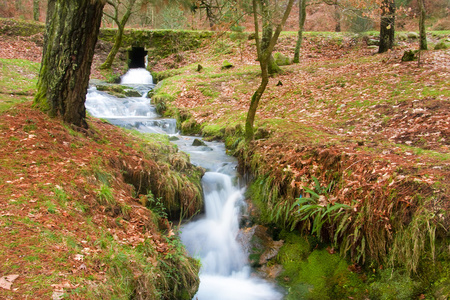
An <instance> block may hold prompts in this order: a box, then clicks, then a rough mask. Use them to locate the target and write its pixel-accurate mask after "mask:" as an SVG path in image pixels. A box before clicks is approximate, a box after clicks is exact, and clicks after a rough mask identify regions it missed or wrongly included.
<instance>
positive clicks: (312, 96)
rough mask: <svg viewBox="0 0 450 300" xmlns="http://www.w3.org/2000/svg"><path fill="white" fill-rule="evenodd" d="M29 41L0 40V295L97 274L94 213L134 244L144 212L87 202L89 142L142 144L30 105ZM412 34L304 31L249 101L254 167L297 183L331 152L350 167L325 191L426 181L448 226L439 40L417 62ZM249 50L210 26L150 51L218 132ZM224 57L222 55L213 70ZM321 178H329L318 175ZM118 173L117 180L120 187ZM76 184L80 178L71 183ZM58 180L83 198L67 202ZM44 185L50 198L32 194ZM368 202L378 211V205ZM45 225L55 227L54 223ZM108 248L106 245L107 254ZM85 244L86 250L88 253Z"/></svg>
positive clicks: (169, 85) (172, 85)
mask: <svg viewBox="0 0 450 300" xmlns="http://www.w3.org/2000/svg"><path fill="white" fill-rule="evenodd" d="M448 38H450V35H449V34H448V33H444V34H442V35H440V36H431V35H430V39H431V41H432V43H433V42H437V40H438V39H448ZM295 40H296V36H295V34H294V33H283V35H282V36H281V38H280V41H279V43H278V45H277V47H276V49H275V52H281V53H283V54H285V55H287V56H292V53H293V49H294V46H295ZM41 45H42V37H41V36H34V37H27V38H26V37H10V36H2V39H1V40H0V67H1V68H2V73H1V74H0V112H1V114H2V117H1V122H0V129H1V135H0V145H1V150H0V158H1V161H2V165H1V175H0V178H1V180H0V187H1V192H0V197H1V199H2V200H1V202H0V226H1V228H2V230H1V233H0V238H1V239H2V240H7V241H9V242H8V243H3V244H2V245H1V246H0V253H1V255H2V257H5V260H4V263H3V266H2V272H1V273H0V276H6V275H15V274H20V276H19V277H18V278H17V279H15V281H14V283H13V285H12V290H11V291H9V290H5V289H4V288H3V286H0V296H1V297H4V298H15V297H17V293H22V292H24V291H25V293H22V294H21V297H23V298H26V297H27V296H26V295H27V294H28V297H29V298H36V296H39V295H49V294H52V293H53V295H55V293H56V295H57V293H58V292H61V291H65V292H67V291H73V290H76V289H78V288H80V286H81V285H82V284H84V283H85V282H86V281H83V280H81V278H84V275H85V274H88V275H89V276H88V280H89V281H90V282H91V283H92V282H93V283H94V284H100V282H102V281H103V280H104V278H105V277H104V276H105V267H104V265H102V263H103V261H101V262H99V261H98V260H96V259H94V258H95V257H97V256H96V253H97V252H101V251H103V250H102V248H101V245H99V244H98V243H96V242H95V241H99V240H102V239H105V237H103V236H102V232H101V231H100V230H98V229H96V227H97V225H98V224H106V225H105V226H106V227H105V228H109V229H105V230H109V231H110V232H112V233H111V236H112V237H113V239H114V240H115V243H116V244H117V245H125V244H126V245H131V246H133V245H135V243H138V242H140V241H142V238H144V237H142V236H141V235H142V233H141V232H142V231H141V228H142V226H144V225H142V224H141V222H142V221H141V218H142V216H145V218H150V217H149V216H148V212H147V211H144V210H142V212H140V210H136V211H135V210H134V209H133V211H134V213H133V214H132V215H131V216H126V217H125V218H124V217H123V216H122V217H120V218H119V215H114V214H112V215H109V216H108V214H105V208H104V207H103V208H102V207H100V208H95V205H94V204H93V203H94V202H93V201H94V198H95V196H96V195H97V196H98V194H99V193H102V191H101V182H100V179H98V178H97V180H95V178H94V179H93V182H86V177H85V176H84V175H83V170H84V169H85V168H87V167H86V166H87V165H93V166H95V165H99V162H98V161H97V160H96V159H97V158H98V157H99V156H103V157H109V156H114V155H116V154H117V153H128V154H129V153H130V152H131V153H132V155H131V156H132V157H134V158H135V160H136V162H138V161H139V159H140V158H141V156H142V154H140V153H138V152H136V151H135V150H133V149H132V147H130V146H129V144H132V143H134V142H133V141H132V140H127V138H126V137H124V136H123V134H122V133H119V132H117V131H115V130H113V129H112V128H111V127H110V126H109V125H108V124H105V123H103V122H101V121H99V120H95V119H90V122H91V124H92V125H93V128H95V130H96V131H97V132H100V135H99V136H98V137H97V138H98V140H96V138H93V139H86V137H83V136H80V135H79V134H77V133H74V132H71V131H70V128H66V127H64V126H63V125H61V124H58V123H57V122H55V121H54V120H51V119H49V118H48V117H47V116H45V115H42V114H40V113H39V112H37V111H36V110H34V109H33V108H32V107H31V101H32V97H33V93H34V85H35V83H36V81H37V74H38V70H39V62H40V58H41V53H42V48H41ZM416 48H417V41H415V40H414V41H411V40H409V41H402V42H400V43H399V45H398V46H396V47H395V49H394V50H393V51H390V52H388V53H385V54H375V53H376V49H373V48H370V47H367V45H366V44H365V40H364V39H361V38H358V39H356V38H355V37H353V36H351V35H342V36H340V35H335V34H331V33H330V34H328V33H323V34H319V33H318V34H315V33H309V34H307V35H306V38H305V41H304V44H303V49H302V54H301V62H300V63H299V64H292V65H288V66H284V67H282V68H283V73H282V74H279V75H277V76H275V77H273V78H271V79H270V82H269V85H268V87H267V90H266V92H265V94H264V96H263V98H262V99H261V102H260V105H259V108H258V113H257V120H256V128H259V131H260V132H262V135H263V136H262V137H263V138H261V139H258V140H256V141H254V142H253V144H252V145H253V147H254V149H255V150H254V151H255V153H258V155H259V157H260V160H261V161H264V168H265V170H267V172H269V170H270V172H273V173H274V174H280V178H281V177H283V176H284V175H283V174H284V172H285V171H286V170H288V171H289V172H290V173H291V174H293V176H290V177H289V180H290V182H289V185H291V186H292V187H293V188H294V189H297V190H301V189H302V188H303V187H306V186H309V187H311V188H312V185H313V181H312V180H311V176H310V175H308V178H305V177H304V175H305V174H315V173H314V170H316V169H322V168H323V165H324V164H325V165H326V161H327V160H328V159H329V158H330V157H331V156H335V157H336V156H341V157H346V159H345V162H344V163H343V164H342V165H341V167H340V170H341V172H345V171H349V170H351V171H352V172H347V173H346V175H347V177H346V178H344V181H343V182H342V186H340V187H336V191H335V193H334V194H333V195H334V197H335V198H334V199H330V200H329V201H331V202H333V203H334V202H335V201H337V202H339V203H346V204H352V205H354V204H353V202H352V200H354V199H355V197H357V196H356V194H355V193H356V192H355V191H358V190H361V189H365V188H367V187H368V186H370V187H371V188H373V187H375V188H379V189H383V188H386V187H387V188H390V187H392V188H394V187H398V186H401V184H402V183H404V182H417V183H418V184H419V186H420V187H421V189H423V190H426V193H428V195H434V199H435V206H436V207H435V209H436V212H438V213H440V214H444V219H445V222H444V223H445V224H446V226H448V224H449V221H448V215H446V214H447V213H448V211H450V198H449V191H450V176H449V175H450V151H449V147H450V80H449V78H450V50H440V51H434V50H430V51H426V52H423V53H422V54H421V58H420V64H419V63H418V62H417V61H414V62H402V61H401V56H402V55H403V52H404V51H405V50H408V49H416ZM254 52H255V49H254V45H253V42H252V41H251V40H246V39H243V40H234V41H230V40H229V39H225V38H217V39H216V40H215V41H214V42H212V43H210V44H209V45H207V46H205V47H204V48H201V49H197V50H195V51H186V52H180V53H176V54H173V55H170V56H169V57H167V58H165V59H162V60H159V61H158V62H156V63H152V62H151V60H150V62H151V65H152V66H151V69H152V71H157V72H162V71H166V70H175V73H176V74H177V75H175V76H173V77H170V78H167V79H166V80H165V81H164V83H163V85H162V87H161V90H162V91H164V93H167V94H170V95H172V96H174V97H173V101H172V102H171V103H170V105H173V106H175V107H177V108H178V109H179V110H181V111H188V112H189V113H190V114H192V118H193V120H195V123H197V124H202V129H201V130H202V133H203V134H204V135H206V136H208V135H210V136H219V134H218V131H221V132H223V131H225V129H227V128H228V129H229V128H235V129H236V128H239V126H241V127H242V126H243V124H244V121H245V116H246V112H247V109H248V104H249V101H250V98H251V95H252V93H253V92H254V91H255V89H256V87H257V86H258V84H259V69H258V68H259V67H258V64H257V61H255V53H254ZM104 55H105V53H102V54H97V55H96V57H95V59H94V67H93V71H92V76H91V77H92V78H99V79H104V76H103V75H102V73H101V72H99V71H98V70H97V68H96V67H97V66H98V65H99V64H100V63H101V61H102V59H103V58H104ZM150 59H151V58H150ZM224 60H228V61H229V62H230V63H232V64H233V66H234V67H233V68H231V69H228V70H223V69H222V68H221V66H222V63H223V61H224ZM122 64H123V62H122ZM198 64H201V65H202V67H203V70H202V71H201V72H197V66H198ZM122 67H123V66H122ZM120 69H121V65H120V64H119V67H117V70H120ZM279 83H281V84H279ZM19 102H20V104H18V103H19ZM122 138H123V140H122ZM103 140H106V142H105V143H103V142H102V141H103ZM309 151H316V152H319V153H324V152H326V153H325V155H324V156H322V157H320V158H318V159H312V160H311V159H309V158H308V157H307V156H305V154H306V153H308V152H309ZM311 170H312V171H311ZM90 171H91V167H89V172H90ZM86 172H87V171H86ZM108 172H113V171H112V170H109V171H108ZM68 178H70V179H71V181H70V182H67V179H68ZM83 178H84V179H83ZM319 179H320V180H321V181H323V182H322V183H323V184H325V185H326V184H327V182H325V179H326V178H325V176H323V177H322V178H319ZM79 180H81V181H80V182H78V181H79ZM83 180H84V181H83ZM369 183H370V185H369ZM117 184H118V185H120V186H117V187H116V186H114V187H113V188H114V190H115V191H117V192H119V191H126V190H127V189H129V187H128V188H127V187H126V185H125V184H124V183H123V182H122V183H117ZM122 185H123V186H122ZM79 186H86V187H85V188H84V190H83V191H81V190H80V189H79ZM87 186H90V187H87ZM424 186H426V187H428V189H426V188H424ZM414 188H415V186H409V187H408V189H407V190H402V191H400V193H399V194H400V197H399V198H400V199H399V201H403V202H405V203H408V201H410V200H411V197H413V196H414ZM86 191H90V192H89V193H86ZM128 192H129V191H128ZM62 193H66V194H70V195H71V196H70V197H69V198H71V199H75V200H76V199H79V198H80V197H81V198H84V199H87V200H86V202H85V203H84V204H80V203H79V201H78V200H77V201H73V203H70V201H69V203H66V202H65V200H63V199H65V196H64V195H62ZM119 193H120V192H119ZM387 194H389V193H387ZM46 197H47V199H50V200H47V201H44V200H42V199H44V198H46ZM89 199H91V200H92V201H91V200H89ZM41 200H42V201H41ZM88 200H89V201H88ZM120 201H123V202H124V203H126V206H125V207H127V206H130V207H131V206H132V207H133V208H134V207H135V206H136V205H139V203H138V202H137V201H138V199H136V198H133V197H132V196H131V194H130V193H128V194H127V195H125V194H124V195H123V197H122V198H121V200H120ZM89 203H90V204H89ZM77 205H78V206H80V205H81V206H80V207H78V206H77ZM136 207H137V206H136ZM355 209H356V207H355ZM85 210H90V211H92V214H91V217H90V219H89V222H88V223H85V220H83V219H81V218H80V214H82V212H83V211H85ZM134 214H136V215H134ZM378 214H379V216H380V218H381V217H386V216H385V214H386V212H384V211H381V208H380V211H378ZM97 218H101V219H102V220H97ZM103 219H104V220H103ZM386 226H388V224H387V225H386ZM53 231H57V232H60V233H61V235H60V236H59V235H58V236H53V235H52V232H53ZM86 232H90V233H89V234H86ZM65 234H67V235H68V237H63V236H64V235H65ZM154 236H155V238H154V239H152V240H153V241H154V242H153V243H154V245H155V249H156V251H158V252H161V253H162V254H167V253H168V251H169V250H168V247H169V246H168V243H167V241H166V240H164V239H163V238H162V237H161V236H160V234H159V233H157V232H156V231H155V232H154ZM16 238H17V239H16ZM113 252H114V251H113ZM114 253H116V252H114ZM114 253H113V254H109V256H108V259H110V260H113V259H114V255H117V253H116V254H114ZM111 255H112V256H111ZM89 256H91V257H94V258H92V259H89V258H88V259H86V257H89ZM104 256H105V257H106V256H107V255H106V254H104ZM83 258H84V259H85V260H84V261H83ZM106 260H107V259H105V260H104V261H106ZM48 261H52V263H47V262H48ZM54 262H57V264H55V263H54ZM5 272H6V273H5ZM81 273H83V276H81V275H80V276H79V277H77V276H78V274H81ZM134 275H135V276H139V274H134ZM0 279H4V277H0ZM6 280H7V279H6ZM0 283H1V281H0ZM1 284H4V283H1ZM42 287H44V288H42Z"/></svg>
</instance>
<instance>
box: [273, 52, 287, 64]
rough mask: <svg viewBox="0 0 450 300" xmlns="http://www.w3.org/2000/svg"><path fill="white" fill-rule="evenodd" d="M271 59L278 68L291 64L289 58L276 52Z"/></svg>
mask: <svg viewBox="0 0 450 300" xmlns="http://www.w3.org/2000/svg"><path fill="white" fill-rule="evenodd" d="M273 58H274V59H275V62H276V63H277V65H279V66H287V65H290V64H291V60H290V59H289V57H287V56H286V55H284V54H282V53H280V52H276V53H275V54H274V55H273Z"/></svg>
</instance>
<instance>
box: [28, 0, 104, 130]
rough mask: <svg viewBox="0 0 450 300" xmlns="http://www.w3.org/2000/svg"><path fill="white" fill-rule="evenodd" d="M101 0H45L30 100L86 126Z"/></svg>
mask: <svg viewBox="0 0 450 300" xmlns="http://www.w3.org/2000/svg"><path fill="white" fill-rule="evenodd" d="M104 5H105V1H104V0H71V1H64V0H49V2H48V12H47V28H46V33H45V40H44V51H43V55H42V64H41V70H40V72H39V81H38V84H37V93H36V96H35V99H34V103H35V105H36V106H38V107H39V108H40V109H41V110H43V111H45V112H48V113H49V114H50V115H51V116H60V117H61V118H62V119H63V121H64V122H66V123H70V124H74V125H76V126H79V127H84V128H87V123H86V120H85V118H86V108H85V106H84V102H85V101H86V90H87V88H88V84H89V75H90V70H91V65H92V58H93V56H94V47H95V44H96V42H97V36H98V32H99V27H100V22H101V17H102V10H103V6H104Z"/></svg>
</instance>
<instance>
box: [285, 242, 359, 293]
mask: <svg viewBox="0 0 450 300" xmlns="http://www.w3.org/2000/svg"><path fill="white" fill-rule="evenodd" d="M307 246H309V244H308V243H307V241H305V239H302V238H299V237H296V238H291V239H290V241H289V242H288V243H287V244H286V246H283V247H282V248H281V250H280V254H279V259H280V261H281V262H282V264H283V267H284V269H285V271H284V272H283V273H282V274H281V275H280V278H282V280H283V281H284V284H285V285H286V286H287V287H288V288H289V294H288V296H287V297H286V299H348V298H349V297H354V298H362V295H363V293H364V289H363V282H362V280H361V279H360V278H359V277H358V275H357V274H355V273H353V272H351V271H349V270H348V264H347V262H346V261H345V260H344V259H342V258H341V257H340V256H339V255H337V254H330V253H329V252H328V251H327V250H314V251H313V252H312V253H311V254H310V255H309V256H308V257H307V258H306V259H304V257H305V255H307V253H308V252H307V251H308V250H309V248H307Z"/></svg>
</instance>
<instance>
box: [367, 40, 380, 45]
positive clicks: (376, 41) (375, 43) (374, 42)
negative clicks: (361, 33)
mask: <svg viewBox="0 0 450 300" xmlns="http://www.w3.org/2000/svg"><path fill="white" fill-rule="evenodd" d="M367 46H380V40H377V39H368V40H367Z"/></svg>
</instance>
